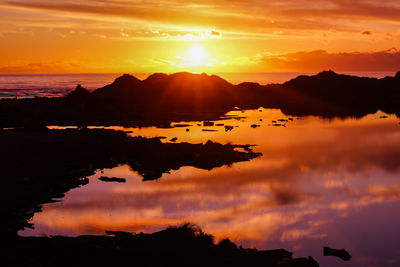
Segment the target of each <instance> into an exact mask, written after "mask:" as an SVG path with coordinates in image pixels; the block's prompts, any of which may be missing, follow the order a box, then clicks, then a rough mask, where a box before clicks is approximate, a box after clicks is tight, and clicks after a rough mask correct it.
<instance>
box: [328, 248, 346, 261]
mask: <svg viewBox="0 0 400 267" xmlns="http://www.w3.org/2000/svg"><path fill="white" fill-rule="evenodd" d="M324 256H336V257H338V258H341V259H342V260H344V261H349V260H350V259H351V256H350V254H349V253H348V252H347V251H346V250H344V249H333V248H329V247H324Z"/></svg>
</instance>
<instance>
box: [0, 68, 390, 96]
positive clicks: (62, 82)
mask: <svg viewBox="0 0 400 267" xmlns="http://www.w3.org/2000/svg"><path fill="white" fill-rule="evenodd" d="M317 73H318V72H224V73H207V74H209V75H211V74H215V75H218V76H220V77H221V78H223V79H225V80H227V81H228V82H230V83H232V84H239V83H242V82H255V83H259V84H262V85H266V84H273V83H284V82H286V81H289V80H290V79H293V78H296V77H297V76H299V75H314V74H317ZM338 73H340V74H346V75H355V76H362V77H374V78H383V77H385V76H394V75H395V74H396V72H338ZM122 74H124V73H66V74H51V73H50V74H0V98H9V97H36V96H38V97H58V96H64V95H66V94H68V93H69V92H71V91H72V90H74V89H75V87H76V86H77V85H78V84H80V85H81V86H83V87H84V88H86V89H88V90H89V91H93V90H96V89H97V88H101V87H103V86H105V85H107V84H110V83H112V82H113V81H114V79H116V78H117V77H119V76H121V75H122ZM130 74H131V75H134V76H135V77H137V78H138V79H141V80H144V79H146V78H147V77H148V76H149V75H151V74H152V73H130Z"/></svg>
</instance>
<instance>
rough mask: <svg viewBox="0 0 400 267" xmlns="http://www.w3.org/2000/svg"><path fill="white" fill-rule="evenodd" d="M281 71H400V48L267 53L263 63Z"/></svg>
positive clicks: (269, 67)
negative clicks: (369, 50) (343, 51)
mask: <svg viewBox="0 0 400 267" xmlns="http://www.w3.org/2000/svg"><path fill="white" fill-rule="evenodd" d="M259 64H261V65H265V67H266V68H268V69H270V70H271V69H272V70H279V71H321V70H323V69H325V70H329V69H332V70H335V71H355V72H356V71H390V72H395V71H399V70H400V51H399V50H397V49H395V48H392V49H388V50H384V51H377V52H349V53H329V52H327V51H324V50H315V51H300V52H295V53H288V54H281V55H266V56H264V57H263V58H262V59H261V62H260V63H259Z"/></svg>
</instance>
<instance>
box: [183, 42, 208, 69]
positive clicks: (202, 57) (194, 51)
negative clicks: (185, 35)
mask: <svg viewBox="0 0 400 267" xmlns="http://www.w3.org/2000/svg"><path fill="white" fill-rule="evenodd" d="M185 61H186V62H185V63H186V64H187V65H189V66H201V65H205V64H206V51H205V50H204V47H203V46H201V45H199V44H194V45H192V46H190V47H189V48H188V49H187V50H186V55H185Z"/></svg>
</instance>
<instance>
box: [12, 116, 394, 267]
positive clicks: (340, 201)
mask: <svg viewBox="0 0 400 267" xmlns="http://www.w3.org/2000/svg"><path fill="white" fill-rule="evenodd" d="M228 115H240V116H244V117H246V119H241V120H236V119H230V120H223V121H220V122H216V123H224V124H227V125H233V126H237V127H235V128H234V129H233V130H232V131H230V132H225V131H224V128H223V127H222V126H211V127H207V128H208V129H215V130H217V131H215V132H204V131H202V129H204V127H203V126H198V125H197V123H198V122H192V123H190V124H191V126H189V127H187V128H189V129H190V131H189V132H186V128H178V127H177V128H171V129H158V128H154V127H145V128H123V127H113V128H114V129H120V130H124V131H127V132H129V135H132V136H136V135H140V136H146V137H155V136H165V137H167V139H164V141H167V140H169V139H171V138H173V137H177V138H178V142H191V143H201V142H206V141H207V140H212V141H215V142H220V143H228V142H231V143H234V144H249V143H250V144H256V145H257V146H256V147H255V148H254V150H255V151H256V152H262V153H263V156H262V157H260V158H257V159H254V160H251V161H249V162H240V163H235V164H233V165H232V166H229V167H227V166H225V167H221V168H216V169H213V170H211V171H207V170H201V169H196V168H194V167H182V168H180V169H178V170H176V171H172V172H171V173H170V174H164V175H163V176H162V178H161V179H159V180H157V181H146V182H142V178H141V177H140V176H139V175H138V174H137V173H135V172H133V171H132V170H130V169H129V167H128V166H127V165H121V166H118V167H115V168H112V169H105V170H103V171H104V173H101V172H100V170H99V171H98V172H97V173H96V174H95V175H93V176H92V177H90V182H89V184H88V185H86V186H83V187H80V188H76V189H73V190H71V191H69V192H68V193H67V194H66V196H65V197H64V198H63V199H62V200H61V201H60V202H57V203H50V204H45V205H44V206H43V211H42V212H39V213H36V214H35V215H34V217H33V219H32V222H33V223H34V225H35V229H34V230H31V229H27V230H25V231H22V232H20V233H19V234H21V235H25V236H29V235H68V236H77V235H81V234H104V231H105V230H106V229H107V230H125V231H132V232H140V231H144V232H153V231H156V230H160V229H163V228H165V227H167V226H169V225H177V224H181V223H183V222H193V223H196V224H198V225H200V226H201V227H202V228H203V230H205V231H206V232H207V233H210V234H213V235H214V236H215V237H216V239H222V238H225V237H229V238H231V239H232V240H233V241H235V242H236V243H237V244H238V245H243V246H245V247H257V248H259V249H274V248H285V249H287V250H289V251H293V252H294V256H295V257H301V256H309V255H311V256H313V257H314V258H315V259H316V260H317V261H318V262H319V263H320V264H321V266H326V267H330V266H332V267H333V266H399V265H400V260H399V259H400V231H399V230H398V226H399V224H400V216H399V214H398V211H399V210H400V180H399V178H400V154H399V153H400V125H399V119H398V118H397V117H395V116H394V115H389V116H388V117H387V118H385V117H383V116H382V115H384V114H383V113H381V112H378V113H377V114H371V115H368V116H366V117H364V118H362V119H352V118H349V119H331V120H326V119H321V118H318V117H313V116H308V117H304V118H294V120H293V121H288V122H287V123H286V124H285V127H282V126H280V127H274V126H271V122H272V120H277V119H282V118H288V117H287V116H285V115H284V114H282V113H281V112H280V110H274V109H262V110H261V112H260V111H259V110H248V111H245V112H243V113H242V112H241V111H232V112H230V113H229V114H228ZM252 124H259V125H260V127H258V128H252V127H250V125H252ZM131 131H132V132H131ZM155 153H156V152H155ZM103 175H105V176H109V177H113V176H115V177H123V178H126V179H127V182H126V183H125V184H119V183H107V182H102V181H100V180H98V177H100V176H103ZM323 246H330V247H333V248H345V249H346V250H348V251H349V252H350V254H351V255H352V256H353V258H352V260H351V261H350V262H343V261H341V260H340V259H338V258H335V257H323V256H322V247H323Z"/></svg>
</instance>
